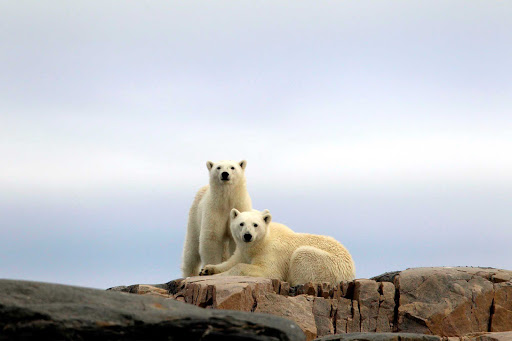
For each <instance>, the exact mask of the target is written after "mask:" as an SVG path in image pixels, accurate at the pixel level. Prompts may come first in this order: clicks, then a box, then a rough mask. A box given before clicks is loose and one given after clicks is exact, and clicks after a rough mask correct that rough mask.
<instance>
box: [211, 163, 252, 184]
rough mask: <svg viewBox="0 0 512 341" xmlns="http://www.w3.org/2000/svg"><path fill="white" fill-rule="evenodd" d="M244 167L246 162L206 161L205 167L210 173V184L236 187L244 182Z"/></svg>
mask: <svg viewBox="0 0 512 341" xmlns="http://www.w3.org/2000/svg"><path fill="white" fill-rule="evenodd" d="M245 166H247V161H245V160H242V161H239V162H236V161H219V162H213V161H207V162H206V167H207V168H208V171H210V184H211V185H212V184H221V185H236V184H238V183H241V182H243V181H244V180H245V174H244V171H245Z"/></svg>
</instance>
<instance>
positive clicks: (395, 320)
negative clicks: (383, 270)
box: [392, 275, 400, 332]
mask: <svg viewBox="0 0 512 341" xmlns="http://www.w3.org/2000/svg"><path fill="white" fill-rule="evenodd" d="M393 284H394V285H395V307H394V309H393V327H392V330H393V332H398V308H399V307H400V275H397V276H396V277H395V278H394V279H393Z"/></svg>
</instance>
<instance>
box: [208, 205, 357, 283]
mask: <svg viewBox="0 0 512 341" xmlns="http://www.w3.org/2000/svg"><path fill="white" fill-rule="evenodd" d="M230 218H231V224H230V229H231V235H232V236H233V238H234V239H235V243H236V250H235V253H234V254H233V256H231V258H229V259H228V260H227V261H225V262H223V263H221V264H217V265H206V266H205V267H204V268H203V269H202V270H201V274H200V275H203V276H204V275H213V274H220V275H225V276H254V277H268V278H276V279H279V280H281V281H286V282H289V283H290V285H291V286H295V285H299V284H304V283H307V282H316V283H319V282H328V283H332V284H336V283H339V282H342V281H351V280H353V279H354V278H355V265H354V262H353V260H352V256H350V253H349V252H348V251H347V249H345V247H344V246H343V245H341V244H340V243H339V242H337V241H336V240H335V239H333V238H331V237H327V236H319V235H314V234H308V233H295V232H293V231H292V230H291V229H290V228H288V227H286V226H285V225H283V224H279V223H271V220H272V216H271V215H270V212H269V211H268V210H265V211H263V212H259V211H256V210H252V211H249V212H240V211H238V210H237V209H232V210H231V213H230Z"/></svg>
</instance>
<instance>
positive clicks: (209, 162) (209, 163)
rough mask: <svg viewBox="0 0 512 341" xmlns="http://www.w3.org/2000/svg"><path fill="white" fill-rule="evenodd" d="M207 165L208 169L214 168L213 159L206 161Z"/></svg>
mask: <svg viewBox="0 0 512 341" xmlns="http://www.w3.org/2000/svg"><path fill="white" fill-rule="evenodd" d="M206 167H207V168H208V170H212V167H213V162H212V161H206Z"/></svg>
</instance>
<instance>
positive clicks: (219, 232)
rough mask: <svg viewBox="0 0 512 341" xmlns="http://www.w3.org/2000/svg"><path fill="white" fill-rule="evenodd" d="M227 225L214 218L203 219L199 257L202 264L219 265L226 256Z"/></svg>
mask: <svg viewBox="0 0 512 341" xmlns="http://www.w3.org/2000/svg"><path fill="white" fill-rule="evenodd" d="M225 226H226V223H225V222H224V221H222V222H221V221H220V219H214V217H207V218H206V219H203V223H202V224H201V234H200V236H199V255H200V256H201V264H202V265H205V264H219V263H221V262H222V255H223V254H224V241H225V239H224V235H225V233H226V232H225V229H226V227H225Z"/></svg>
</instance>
